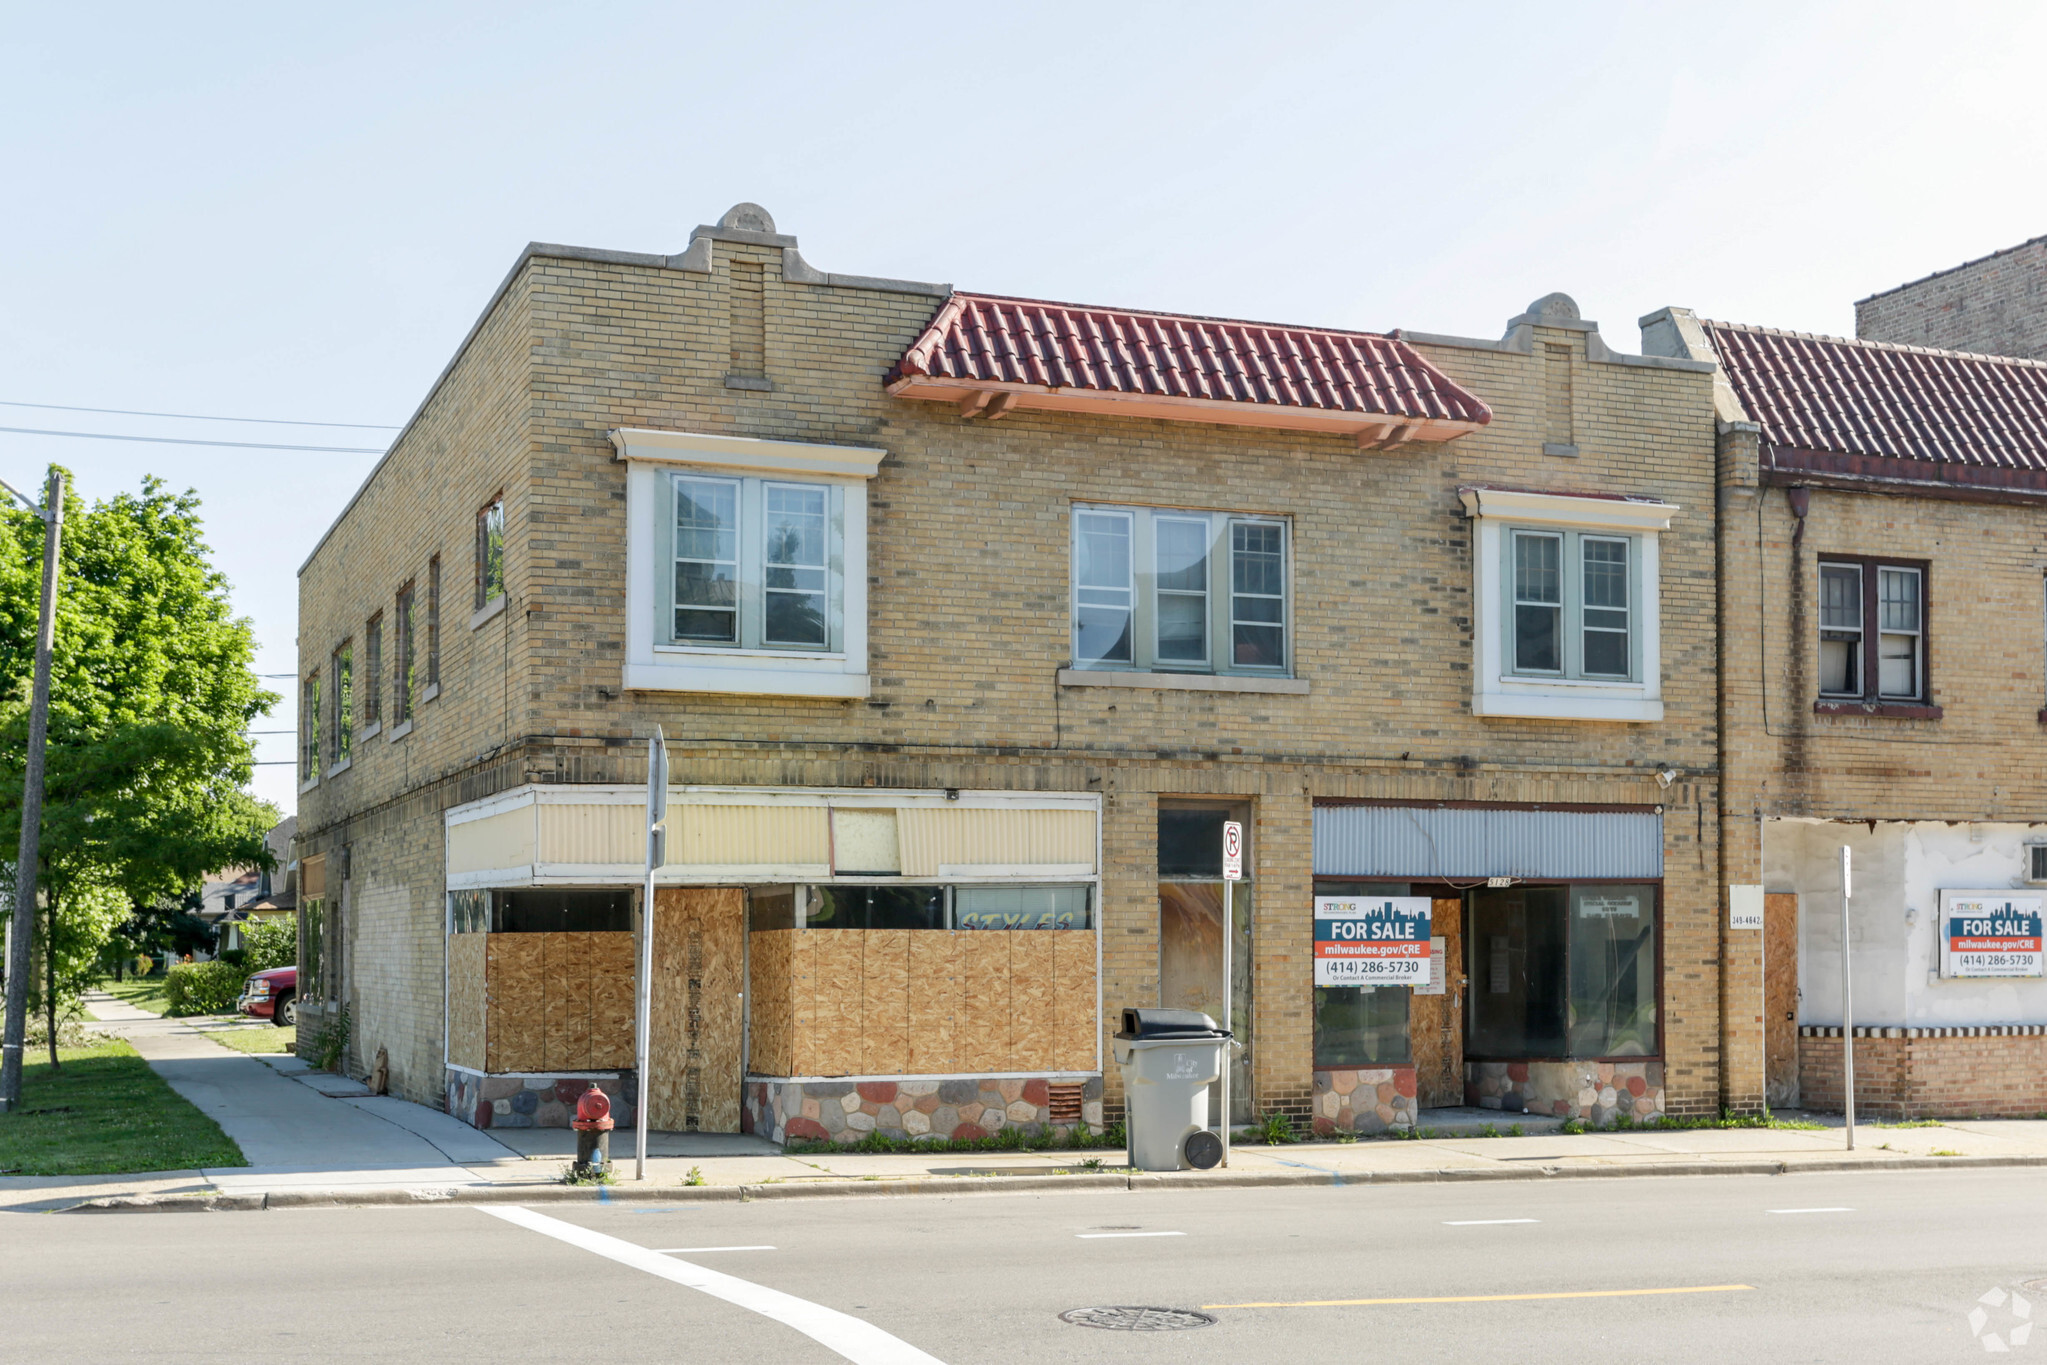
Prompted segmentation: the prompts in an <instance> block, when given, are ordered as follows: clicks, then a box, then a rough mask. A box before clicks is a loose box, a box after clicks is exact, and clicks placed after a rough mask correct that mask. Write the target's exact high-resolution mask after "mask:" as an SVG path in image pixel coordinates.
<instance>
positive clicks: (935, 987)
mask: <svg viewBox="0 0 2047 1365" xmlns="http://www.w3.org/2000/svg"><path fill="white" fill-rule="evenodd" d="M909 937H910V953H909V960H910V980H909V995H910V1025H909V1027H910V1037H909V1045H910V1067H909V1070H910V1074H912V1075H918V1076H930V1075H939V1074H943V1073H945V1072H949V1071H959V1070H962V1069H963V1068H962V1065H961V1062H960V1041H959V1040H960V940H961V939H963V938H966V937H968V935H967V934H965V933H961V932H956V931H945V930H929V931H924V932H920V933H914V934H911V935H910V936H909Z"/></svg>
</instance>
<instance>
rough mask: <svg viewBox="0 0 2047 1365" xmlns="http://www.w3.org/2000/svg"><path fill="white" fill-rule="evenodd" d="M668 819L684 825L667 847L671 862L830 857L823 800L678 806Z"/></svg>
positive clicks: (794, 860)
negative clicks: (791, 803)
mask: <svg viewBox="0 0 2047 1365" xmlns="http://www.w3.org/2000/svg"><path fill="white" fill-rule="evenodd" d="M678 817H679V821H678ZM669 819H670V820H671V821H672V822H677V823H679V826H680V833H679V835H678V836H677V837H675V838H674V839H673V840H672V841H671V842H670V844H669V847H668V861H669V862H670V863H740V864H750V865H754V866H759V865H762V864H767V863H810V864H815V865H820V866H821V865H824V864H826V863H829V862H830V861H831V856H832V849H831V832H830V830H829V828H828V826H827V821H826V811H825V808H824V807H823V806H676V807H671V808H670V816H669Z"/></svg>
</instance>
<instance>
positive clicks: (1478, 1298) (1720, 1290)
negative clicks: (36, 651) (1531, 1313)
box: [1201, 1284, 1755, 1308]
mask: <svg viewBox="0 0 2047 1365" xmlns="http://www.w3.org/2000/svg"><path fill="white" fill-rule="evenodd" d="M1754 1288H1755V1286H1754V1285H1752V1284H1694V1285H1684V1286H1682V1287H1679V1288H1674V1289H1572V1290H1567V1291H1564V1292H1562V1293H1553V1294H1450V1295H1445V1296H1443V1297H1440V1298H1426V1299H1422V1298H1417V1299H1304V1300H1301V1301H1299V1302H1297V1303H1204V1304H1202V1305H1201V1306H1202V1307H1203V1308H1361V1307H1365V1306H1368V1305H1371V1304H1380V1303H1504V1302H1506V1301H1507V1300H1509V1299H1626V1298H1633V1297H1635V1296H1637V1295H1642V1294H1728V1293H1733V1292H1734V1291H1736V1290H1741V1289H1754Z"/></svg>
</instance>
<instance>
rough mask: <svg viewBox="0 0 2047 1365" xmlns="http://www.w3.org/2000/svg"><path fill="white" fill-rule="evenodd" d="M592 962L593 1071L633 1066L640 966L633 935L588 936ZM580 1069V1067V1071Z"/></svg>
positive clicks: (591, 1038) (619, 933)
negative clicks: (635, 991) (635, 983)
mask: <svg viewBox="0 0 2047 1365" xmlns="http://www.w3.org/2000/svg"><path fill="white" fill-rule="evenodd" d="M586 937H587V938H588V939H589V943H590V947H589V963H590V1064H589V1067H588V1069H589V1070H591V1071H608V1070H611V1069H612V1068H614V1067H628V1066H631V1065H633V1005H634V999H633V981H634V978H635V977H636V976H637V975H638V972H639V964H638V963H637V962H636V961H635V960H634V958H633V949H634V946H635V944H634V939H633V935H632V934H630V933H624V932H617V933H603V934H589V935H586ZM579 1069H581V1068H579Z"/></svg>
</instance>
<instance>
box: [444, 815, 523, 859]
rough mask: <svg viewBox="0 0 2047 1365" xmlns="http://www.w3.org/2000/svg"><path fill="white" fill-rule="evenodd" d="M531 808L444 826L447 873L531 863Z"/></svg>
mask: <svg viewBox="0 0 2047 1365" xmlns="http://www.w3.org/2000/svg"><path fill="white" fill-rule="evenodd" d="M533 850H534V839H533V807H531V806H520V807H518V808H517V809H515V810H508V811H500V812H499V813H498V814H496V815H486V816H485V817H484V818H483V819H481V820H465V821H463V822H462V823H461V824H459V825H450V826H448V871H449V872H450V873H455V872H482V871H486V870H488V869H492V868H500V867H530V866H531V865H532V863H533Z"/></svg>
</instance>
